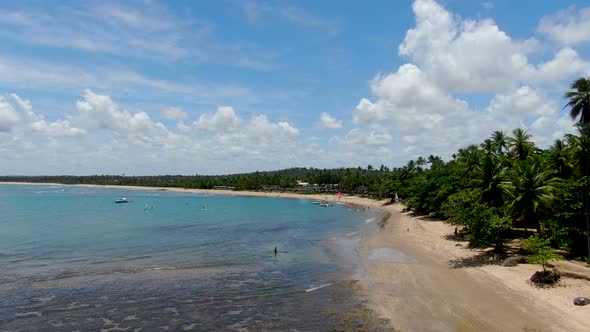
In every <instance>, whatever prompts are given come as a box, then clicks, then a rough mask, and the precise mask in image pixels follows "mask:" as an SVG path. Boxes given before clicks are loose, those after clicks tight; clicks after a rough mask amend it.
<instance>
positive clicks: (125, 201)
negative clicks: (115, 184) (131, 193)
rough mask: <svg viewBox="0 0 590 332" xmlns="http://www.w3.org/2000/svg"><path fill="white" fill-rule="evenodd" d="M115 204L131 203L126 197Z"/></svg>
mask: <svg viewBox="0 0 590 332" xmlns="http://www.w3.org/2000/svg"><path fill="white" fill-rule="evenodd" d="M115 203H129V200H128V199H127V198H125V197H121V198H119V199H117V200H116V201H115Z"/></svg>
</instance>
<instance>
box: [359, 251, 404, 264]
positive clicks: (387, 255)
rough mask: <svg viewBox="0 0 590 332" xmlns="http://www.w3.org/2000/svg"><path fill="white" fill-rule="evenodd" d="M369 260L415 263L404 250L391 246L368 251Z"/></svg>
mask: <svg viewBox="0 0 590 332" xmlns="http://www.w3.org/2000/svg"><path fill="white" fill-rule="evenodd" d="M369 260H372V261H380V262H391V263H403V264H413V263H416V259H415V258H413V257H411V256H408V255H406V254H405V253H404V252H402V251H400V250H397V249H393V248H378V249H373V250H371V251H370V253H369Z"/></svg>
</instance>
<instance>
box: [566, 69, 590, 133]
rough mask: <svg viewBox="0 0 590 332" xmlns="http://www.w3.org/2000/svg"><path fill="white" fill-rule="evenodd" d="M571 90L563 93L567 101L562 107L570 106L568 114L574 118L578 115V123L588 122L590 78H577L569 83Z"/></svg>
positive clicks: (589, 121)
mask: <svg viewBox="0 0 590 332" xmlns="http://www.w3.org/2000/svg"><path fill="white" fill-rule="evenodd" d="M570 88H571V91H568V92H566V93H565V95H564V97H565V98H567V99H568V103H567V104H566V105H565V106H564V108H566V107H569V108H570V116H571V117H572V119H573V120H575V119H576V118H577V117H578V116H579V117H580V119H579V120H578V123H582V124H588V123H590V78H583V77H581V78H578V79H577V80H575V81H574V82H573V83H572V84H571V85H570Z"/></svg>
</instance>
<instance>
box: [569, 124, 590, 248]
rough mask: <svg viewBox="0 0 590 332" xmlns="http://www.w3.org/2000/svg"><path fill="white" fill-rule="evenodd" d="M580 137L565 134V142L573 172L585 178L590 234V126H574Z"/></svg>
mask: <svg viewBox="0 0 590 332" xmlns="http://www.w3.org/2000/svg"><path fill="white" fill-rule="evenodd" d="M576 127H577V128H578V133H579V135H580V136H576V135H573V134H567V135H566V140H567V142H568V145H569V149H570V157H571V159H572V162H573V167H574V171H575V172H576V173H577V174H580V175H582V176H584V177H586V186H585V187H586V188H585V189H586V190H585V192H584V198H585V199H584V214H585V215H586V231H587V232H590V216H589V214H588V209H589V208H590V202H589V199H590V198H589V197H590V124H588V123H585V124H584V123H578V124H577V125H576ZM586 241H587V256H588V257H590V233H588V234H587V235H586Z"/></svg>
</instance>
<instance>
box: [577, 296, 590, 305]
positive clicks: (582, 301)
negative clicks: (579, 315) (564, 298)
mask: <svg viewBox="0 0 590 332" xmlns="http://www.w3.org/2000/svg"><path fill="white" fill-rule="evenodd" d="M574 304H575V305H588V304H590V299H589V298H587V297H576V298H575V299H574Z"/></svg>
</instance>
